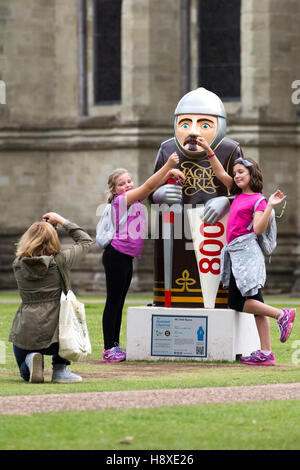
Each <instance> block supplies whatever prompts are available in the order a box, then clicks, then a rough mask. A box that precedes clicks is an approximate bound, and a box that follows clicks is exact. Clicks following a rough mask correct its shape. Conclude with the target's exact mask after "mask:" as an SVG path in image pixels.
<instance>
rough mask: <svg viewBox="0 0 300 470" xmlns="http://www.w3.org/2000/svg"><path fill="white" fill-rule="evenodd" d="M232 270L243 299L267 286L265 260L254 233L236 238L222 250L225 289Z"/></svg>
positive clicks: (222, 273) (222, 276)
mask: <svg viewBox="0 0 300 470" xmlns="http://www.w3.org/2000/svg"><path fill="white" fill-rule="evenodd" d="M231 270H232V274H233V276H234V278H235V281H236V285H237V287H238V289H239V290H240V292H241V294H242V296H243V297H249V296H251V295H255V294H257V292H258V289H260V288H262V287H263V286H264V285H265V282H266V266H265V258H264V255H263V252H262V250H261V248H260V246H259V244H258V241H257V236H256V234H255V233H254V232H252V233H249V234H247V235H242V236H241V237H237V238H235V239H234V240H232V242H230V243H229V244H228V245H227V246H225V247H224V248H223V249H222V252H221V278H220V280H221V282H222V284H223V286H224V287H225V288H226V287H228V286H229V280H230V271H231Z"/></svg>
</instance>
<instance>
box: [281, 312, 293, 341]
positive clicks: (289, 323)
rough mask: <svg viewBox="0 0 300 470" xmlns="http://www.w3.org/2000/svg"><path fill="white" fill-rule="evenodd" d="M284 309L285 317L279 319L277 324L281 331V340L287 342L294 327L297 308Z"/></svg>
mask: <svg viewBox="0 0 300 470" xmlns="http://www.w3.org/2000/svg"><path fill="white" fill-rule="evenodd" d="M282 311H283V317H282V318H281V320H278V322H277V325H278V329H279V331H280V333H281V335H280V341H281V342H282V343H285V341H286V340H287V339H288V337H289V336H290V334H291V331H292V328H293V324H294V320H295V315H296V309H295V308H284V309H283V310H282Z"/></svg>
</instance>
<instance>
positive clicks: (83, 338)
mask: <svg viewBox="0 0 300 470" xmlns="http://www.w3.org/2000/svg"><path fill="white" fill-rule="evenodd" d="M55 259H56V264H57V267H58V270H59V272H60V275H61V277H62V280H63V284H64V291H63V292H62V293H61V297H60V311H59V350H58V354H59V355H60V356H61V357H63V358H65V359H68V360H70V361H73V362H77V361H81V360H83V359H85V358H86V356H87V355H88V354H91V352H92V347H91V342H90V338H89V333H88V329H87V324H86V316H85V308H84V304H83V303H82V302H79V300H77V298H76V296H75V294H74V292H72V290H71V289H70V282H69V276H68V272H67V270H66V268H65V261H64V257H63V255H61V254H59V255H56V257H55Z"/></svg>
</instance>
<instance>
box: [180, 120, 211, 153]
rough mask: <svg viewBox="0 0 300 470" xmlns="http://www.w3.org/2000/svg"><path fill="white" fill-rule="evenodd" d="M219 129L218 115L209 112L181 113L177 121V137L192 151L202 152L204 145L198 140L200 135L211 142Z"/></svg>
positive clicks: (186, 148) (183, 145)
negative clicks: (208, 113)
mask: <svg viewBox="0 0 300 470" xmlns="http://www.w3.org/2000/svg"><path fill="white" fill-rule="evenodd" d="M217 129H218V118H217V116H212V115H207V114H179V115H178V117H177V123H176V137H177V139H178V141H179V142H180V144H181V146H182V147H183V148H184V149H185V150H189V151H190V152H201V151H203V147H201V145H199V143H198V142H197V138H198V137H204V139H205V140H206V141H207V142H208V144H211V143H212V141H213V140H214V138H215V136H216V133H217Z"/></svg>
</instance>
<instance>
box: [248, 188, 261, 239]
mask: <svg viewBox="0 0 300 470" xmlns="http://www.w3.org/2000/svg"><path fill="white" fill-rule="evenodd" d="M264 199H266V198H265V196H262V197H260V198H259V199H258V200H257V201H256V203H255V205H254V208H253V215H252V217H254V214H255V211H256V209H257V207H258V205H259V203H260V202H261V201H263V200H264ZM252 227H253V218H252V220H251V222H250V224H249V225H248V227H247V230H249V231H250V230H251V229H252Z"/></svg>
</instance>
